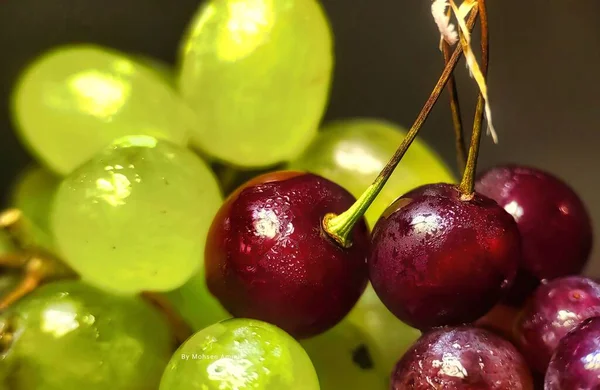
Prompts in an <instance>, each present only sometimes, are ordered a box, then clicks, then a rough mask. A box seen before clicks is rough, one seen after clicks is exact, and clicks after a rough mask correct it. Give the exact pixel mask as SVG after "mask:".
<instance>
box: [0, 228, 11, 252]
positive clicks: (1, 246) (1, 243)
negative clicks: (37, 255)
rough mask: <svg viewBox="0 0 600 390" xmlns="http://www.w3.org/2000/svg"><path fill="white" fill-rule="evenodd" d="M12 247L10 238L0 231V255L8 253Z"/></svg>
mask: <svg viewBox="0 0 600 390" xmlns="http://www.w3.org/2000/svg"><path fill="white" fill-rule="evenodd" d="M12 249H13V248H12V245H11V243H10V240H9V239H8V237H6V235H5V234H4V232H2V231H0V255H2V254H4V253H9V252H11V251H12Z"/></svg>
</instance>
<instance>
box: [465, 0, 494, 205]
mask: <svg viewBox="0 0 600 390" xmlns="http://www.w3.org/2000/svg"><path fill="white" fill-rule="evenodd" d="M477 4H478V8H479V19H480V23H481V72H482V73H483V76H484V77H486V76H487V69H488V63H489V57H490V53H489V33H488V20H487V9H486V5H485V0H478V2H477ZM484 107H485V101H484V99H483V96H482V95H481V93H480V94H479V97H478V98H477V107H476V108H475V117H474V119H473V133H472V135H471V145H470V146H469V157H468V159H467V164H466V167H465V170H464V172H463V177H462V180H461V182H460V185H459V187H458V188H459V190H460V192H461V194H462V195H461V199H462V200H465V201H468V200H471V199H473V195H474V193H475V173H476V171H477V157H478V156H479V144H480V141H481V123H482V122H483V111H484Z"/></svg>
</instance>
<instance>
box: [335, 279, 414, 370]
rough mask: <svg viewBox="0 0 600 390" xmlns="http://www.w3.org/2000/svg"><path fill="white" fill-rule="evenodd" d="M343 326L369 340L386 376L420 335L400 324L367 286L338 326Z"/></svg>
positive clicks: (369, 286)
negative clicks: (369, 337) (352, 327)
mask: <svg viewBox="0 0 600 390" xmlns="http://www.w3.org/2000/svg"><path fill="white" fill-rule="evenodd" d="M344 322H350V323H351V324H354V325H355V326H356V327H358V328H359V329H361V330H362V331H363V332H364V333H366V334H368V335H369V336H371V337H372V339H373V341H374V346H375V347H376V349H377V352H378V353H380V354H381V357H382V359H383V360H382V367H383V371H384V372H385V373H386V375H388V376H389V374H390V373H391V372H392V369H393V368H394V366H395V365H396V363H397V362H398V360H399V359H400V357H402V355H404V353H405V352H406V350H407V349H408V348H409V347H410V346H411V345H412V344H413V343H414V342H415V341H417V339H418V338H419V337H420V336H421V332H419V331H418V330H417V329H414V328H411V327H410V326H408V325H406V324H405V323H403V322H402V321H400V320H399V319H398V318H396V316H394V315H393V314H392V313H391V312H390V311H389V310H388V309H387V308H386V307H385V305H384V304H383V303H381V301H380V300H379V297H377V294H376V293H375V290H373V287H371V285H370V284H369V285H368V286H367V289H366V290H365V292H364V293H363V295H362V297H361V298H360V300H359V301H358V303H357V304H356V306H354V308H353V309H352V311H351V312H350V314H348V316H347V317H346V318H345V319H344V320H343V321H342V323H341V324H343V323H344ZM375 347H374V349H375Z"/></svg>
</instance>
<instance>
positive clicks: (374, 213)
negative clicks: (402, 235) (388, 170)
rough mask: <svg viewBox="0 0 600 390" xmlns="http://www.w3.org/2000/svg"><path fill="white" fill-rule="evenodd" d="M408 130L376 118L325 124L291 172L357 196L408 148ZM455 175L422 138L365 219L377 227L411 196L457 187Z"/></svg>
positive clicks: (405, 156)
mask: <svg viewBox="0 0 600 390" xmlns="http://www.w3.org/2000/svg"><path fill="white" fill-rule="evenodd" d="M405 134H406V130H404V129H403V128H401V127H399V126H397V125H395V124H393V123H389V122H385V121H382V120H379V119H373V118H353V119H346V120H340V121H334V122H331V123H328V124H327V125H325V126H324V127H323V128H322V129H321V131H320V132H319V134H318V135H317V136H316V137H315V139H314V140H313V141H312V143H311V144H310V145H309V146H308V148H307V149H306V150H305V151H304V153H302V155H300V156H299V157H298V158H297V159H295V160H293V161H292V162H290V163H289V165H288V169H290V170H299V171H307V172H311V173H314V174H316V175H321V176H323V177H325V178H327V179H329V180H331V181H333V182H335V183H337V184H339V185H341V186H342V187H344V188H345V189H347V190H348V191H349V192H350V193H351V194H352V195H354V196H355V197H357V198H358V197H359V196H360V195H362V193H363V191H364V190H365V189H366V188H367V187H368V186H369V185H371V183H372V182H373V180H374V179H375V178H376V177H377V175H378V174H379V172H380V171H381V170H382V169H383V167H384V166H385V164H386V163H387V162H388V160H389V159H390V158H391V157H392V156H393V155H394V153H395V152H396V148H397V147H398V145H400V144H401V143H402V140H403V139H404V136H405ZM455 180H456V179H455V178H454V175H453V174H452V172H451V171H450V169H449V168H448V167H447V166H446V165H445V164H444V162H443V161H442V160H441V159H440V157H439V156H438V155H437V154H436V153H435V151H433V150H432V149H430V148H429V147H428V146H427V144H425V143H424V142H423V141H421V140H420V139H419V138H417V139H416V140H415V141H414V142H413V143H412V145H411V147H410V149H409V150H408V152H406V154H405V155H404V157H403V158H402V163H401V164H400V165H398V167H397V168H396V169H395V170H394V173H393V174H392V175H391V176H390V178H389V180H388V181H387V183H386V185H385V187H384V188H383V190H382V191H381V193H380V194H379V195H378V196H377V198H376V199H375V201H374V202H373V204H372V205H371V206H370V207H369V209H368V210H367V213H366V215H365V217H366V219H367V222H368V224H369V225H370V226H371V227H372V226H375V223H376V222H377V220H378V219H379V217H380V216H381V214H382V213H383V212H384V211H385V209H386V208H387V207H388V206H389V205H390V204H391V203H392V202H393V201H394V200H396V199H397V198H398V196H400V195H402V194H405V193H407V192H408V191H410V190H412V189H414V188H417V187H419V186H422V185H424V184H428V183H439V182H444V183H453V182H455Z"/></svg>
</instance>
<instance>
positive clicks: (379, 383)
mask: <svg viewBox="0 0 600 390" xmlns="http://www.w3.org/2000/svg"><path fill="white" fill-rule="evenodd" d="M302 346H303V347H304V349H305V350H306V352H307V353H308V356H309V357H310V359H311V360H312V362H313V364H314V365H315V369H316V370H317V375H318V376H319V382H320V384H321V389H322V390H339V389H344V390H365V389H369V390H388V389H389V379H388V378H389V376H390V372H391V371H386V370H385V369H384V367H383V358H382V357H381V356H380V354H379V347H378V346H377V345H376V344H375V342H374V340H373V338H372V337H371V335H369V334H367V333H365V332H363V330H362V329H360V328H358V327H357V326H356V325H354V324H353V323H351V322H350V321H345V320H344V321H342V322H341V323H339V324H338V325H336V326H335V327H333V328H332V329H330V330H328V331H327V332H325V333H323V334H320V335H318V336H316V337H313V338H310V339H308V340H303V341H302Z"/></svg>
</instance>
